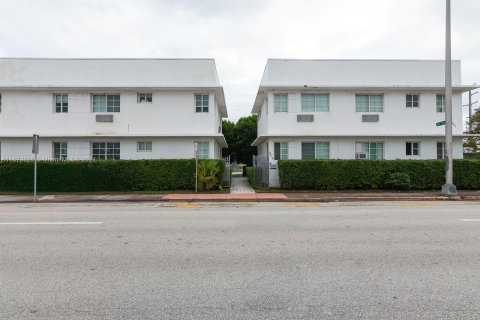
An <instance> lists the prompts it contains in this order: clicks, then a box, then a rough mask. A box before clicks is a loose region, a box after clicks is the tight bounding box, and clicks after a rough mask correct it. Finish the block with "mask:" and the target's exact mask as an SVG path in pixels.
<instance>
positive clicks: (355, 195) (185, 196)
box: [0, 191, 480, 203]
mask: <svg viewBox="0 0 480 320" xmlns="http://www.w3.org/2000/svg"><path fill="white" fill-rule="evenodd" d="M438 200H467V201H468V200H470V201H478V200H480V191H460V192H459V194H458V196H456V197H450V198H449V197H445V196H442V195H441V194H440V192H435V191H426V192H303V193H254V194H252V193H245V194H242V193H237V194H232V193H209V194H202V193H198V194H195V193H181V194H114V195H105V194H102V195H94V194H92V195H88V194H80V195H79V194H51V195H39V196H38V202H40V203H56V202H58V203H62V202H119V201H129V202H134V201H155V202H160V201H179V202H337V201H338V202H348V201H438ZM32 201H33V196H32V195H0V203H23V202H25V203H26V202H32Z"/></svg>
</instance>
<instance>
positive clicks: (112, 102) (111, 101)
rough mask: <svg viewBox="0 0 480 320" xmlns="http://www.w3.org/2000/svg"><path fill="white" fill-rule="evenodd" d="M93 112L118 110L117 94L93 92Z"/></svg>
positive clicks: (118, 100) (118, 97)
mask: <svg viewBox="0 0 480 320" xmlns="http://www.w3.org/2000/svg"><path fill="white" fill-rule="evenodd" d="M92 100H93V112H120V95H119V94H94V95H93V99H92Z"/></svg>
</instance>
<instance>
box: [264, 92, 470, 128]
mask: <svg viewBox="0 0 480 320" xmlns="http://www.w3.org/2000/svg"><path fill="white" fill-rule="evenodd" d="M274 93H287V94H288V112H274V105H273V95H274ZM302 93H328V94H329V97H330V111H329V112H302V104H301V97H302ZM357 93H358V94H362V93H377V94H383V95H384V110H383V112H356V110H355V95H356V94H357ZM408 93H419V94H420V107H419V108H406V106H405V95H406V94H408ZM437 93H438V94H442V92H415V91H414V92H407V91H394V90H391V91H373V92H369V91H365V90H356V91H336V90H328V91H327V90H322V91H320V90H319V91H311V90H308V91H307V90H305V91H281V90H275V91H272V90H271V91H269V92H268V94H267V97H268V99H269V101H271V102H272V103H268V116H266V117H263V119H262V120H261V121H259V122H258V132H259V133H258V135H259V136H262V135H265V136H275V135H285V134H291V135H292V136H294V135H305V136H309V135H332V136H339V135H340V136H341V135H343V136H348V135H386V136H390V135H393V136H394V135H441V134H444V131H445V127H437V126H436V125H435V123H436V122H438V121H443V120H445V113H440V112H437V111H436V94H437ZM262 110H263V108H262ZM264 114H266V112H263V111H262V116H263V115H264ZM298 114H313V116H314V121H313V122H297V115H298ZM366 114H378V115H379V121H378V122H362V115H366ZM453 122H454V124H455V126H454V127H453V133H454V134H462V129H463V123H462V122H463V120H462V95H461V93H458V92H457V93H455V94H454V95H453Z"/></svg>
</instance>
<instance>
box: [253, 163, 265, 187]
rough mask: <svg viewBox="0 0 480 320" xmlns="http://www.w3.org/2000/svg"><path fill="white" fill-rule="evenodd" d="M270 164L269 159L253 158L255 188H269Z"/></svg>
mask: <svg viewBox="0 0 480 320" xmlns="http://www.w3.org/2000/svg"><path fill="white" fill-rule="evenodd" d="M268 174H269V164H268V157H265V156H253V181H252V183H253V186H254V187H260V188H268V183H269V178H268Z"/></svg>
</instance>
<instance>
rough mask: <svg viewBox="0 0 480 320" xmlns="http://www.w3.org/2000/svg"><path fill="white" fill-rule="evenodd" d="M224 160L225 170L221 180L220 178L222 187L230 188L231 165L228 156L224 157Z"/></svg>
mask: <svg viewBox="0 0 480 320" xmlns="http://www.w3.org/2000/svg"><path fill="white" fill-rule="evenodd" d="M224 160H225V170H224V171H223V178H222V187H224V188H230V185H231V183H232V165H231V163H230V156H226V157H225V158H224Z"/></svg>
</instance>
